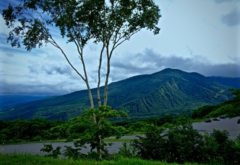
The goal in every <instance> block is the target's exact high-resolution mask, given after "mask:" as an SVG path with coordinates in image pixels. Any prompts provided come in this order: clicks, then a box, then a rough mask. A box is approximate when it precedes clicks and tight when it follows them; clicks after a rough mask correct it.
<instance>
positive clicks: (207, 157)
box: [133, 123, 240, 165]
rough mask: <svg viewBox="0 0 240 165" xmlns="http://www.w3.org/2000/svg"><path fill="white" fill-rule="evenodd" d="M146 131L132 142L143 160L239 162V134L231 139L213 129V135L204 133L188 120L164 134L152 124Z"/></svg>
mask: <svg viewBox="0 0 240 165" xmlns="http://www.w3.org/2000/svg"><path fill="white" fill-rule="evenodd" d="M147 130H148V131H147V132H146V134H144V135H145V136H143V137H138V139H136V140H134V143H133V144H134V147H135V149H136V150H137V153H138V156H139V157H141V158H143V159H151V160H161V161H167V162H177V163H184V162H195V163H203V164H232V165H234V164H236V165H237V164H239V162H240V160H239V153H240V152H239V151H240V150H239V139H240V136H239V137H238V138H237V139H236V140H235V141H232V140H230V139H229V138H228V132H227V131H218V130H214V131H213V134H212V136H209V135H207V134H206V135H204V136H203V135H201V134H199V133H198V132H197V131H196V130H194V129H193V127H192V125H191V124H188V123H185V124H182V125H177V126H175V127H172V128H170V129H169V131H168V132H167V133H166V134H165V135H163V134H161V131H159V129H158V127H156V126H154V125H150V126H149V129H147Z"/></svg>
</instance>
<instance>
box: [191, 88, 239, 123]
mask: <svg viewBox="0 0 240 165" xmlns="http://www.w3.org/2000/svg"><path fill="white" fill-rule="evenodd" d="M229 91H231V92H232V94H233V95H234V96H235V97H234V98H233V99H232V100H229V101H226V102H224V103H221V104H218V105H214V106H204V107H201V108H198V109H196V110H194V111H193V113H192V118H193V119H196V118H198V119H200V118H210V117H218V116H221V115H227V116H229V117H236V116H240V100H239V98H240V95H239V89H229Z"/></svg>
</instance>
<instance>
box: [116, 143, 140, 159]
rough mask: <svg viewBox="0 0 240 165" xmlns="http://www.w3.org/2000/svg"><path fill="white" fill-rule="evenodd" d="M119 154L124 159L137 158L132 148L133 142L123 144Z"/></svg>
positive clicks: (134, 149)
mask: <svg viewBox="0 0 240 165" xmlns="http://www.w3.org/2000/svg"><path fill="white" fill-rule="evenodd" d="M119 154H120V155H121V156H123V157H126V158H135V157H137V149H136V148H135V147H134V145H133V142H129V143H126V142H124V143H123V145H122V147H120V148H119Z"/></svg>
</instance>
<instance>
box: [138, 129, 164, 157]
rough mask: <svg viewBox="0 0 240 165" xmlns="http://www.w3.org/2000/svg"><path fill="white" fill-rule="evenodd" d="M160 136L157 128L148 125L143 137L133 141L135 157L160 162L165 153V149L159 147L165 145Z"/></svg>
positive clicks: (160, 131)
mask: <svg viewBox="0 0 240 165" xmlns="http://www.w3.org/2000/svg"><path fill="white" fill-rule="evenodd" d="M161 134H162V130H159V128H158V127H157V126H154V125H149V126H148V129H147V131H146V133H145V134H144V135H145V136H144V137H142V136H138V139H134V141H133V146H134V148H135V149H136V150H137V155H138V156H139V157H141V158H143V159H152V160H161V159H162V158H163V154H164V153H165V149H164V148H162V147H161V146H162V145H163V144H164V143H165V140H164V138H163V136H162V135H161Z"/></svg>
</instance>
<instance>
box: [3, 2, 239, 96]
mask: <svg viewBox="0 0 240 165" xmlns="http://www.w3.org/2000/svg"><path fill="white" fill-rule="evenodd" d="M155 2H156V4H157V5H158V6H159V7H160V9H161V15H162V17H161V18H160V20H159V23H158V27H160V28H161V30H160V33H159V34H158V35H153V33H152V32H150V31H147V30H145V29H143V30H141V31H140V32H138V33H137V34H135V35H134V36H132V37H131V39H130V40H129V41H126V42H124V43H123V44H122V45H120V46H119V47H118V48H117V49H116V50H115V51H114V53H113V57H112V61H111V73H110V77H109V83H111V82H116V81H119V80H123V79H126V78H128V77H132V76H135V75H141V74H152V73H155V72H158V71H161V70H163V69H165V68H174V69H180V70H183V71H186V72H198V73H200V74H202V75H204V76H221V77H240V0H155ZM8 3H11V4H13V5H16V4H18V1H17V0H8V1H1V2H0V6H1V7H0V10H1V13H2V10H3V9H4V8H6V7H7V6H8ZM51 30H53V32H54V34H55V35H54V37H55V39H56V41H57V42H58V43H59V44H60V45H61V47H62V48H63V50H64V51H65V52H66V53H67V55H68V57H69V58H70V61H71V62H72V63H73V65H74V66H75V67H76V68H77V69H78V70H79V72H81V73H82V65H81V62H80V60H79V58H78V54H77V50H76V48H75V47H74V45H73V44H67V43H66V40H65V39H63V38H62V37H61V36H58V35H57V32H58V31H57V29H51ZM9 31H10V29H8V28H7V27H6V25H5V22H4V20H3V17H2V15H1V16H0V95H5V94H14V95H16V94H28V95H61V94H67V93H71V92H74V91H78V90H83V89H86V85H85V83H84V82H83V81H82V80H81V78H80V77H79V76H78V75H77V74H76V72H75V71H74V70H73V69H72V68H71V67H70V66H69V64H68V63H67V61H66V60H65V58H64V56H63V55H62V54H61V52H60V51H59V50H58V49H56V48H55V47H53V46H51V45H46V46H45V45H44V46H43V47H42V48H37V49H33V50H32V51H30V52H28V51H26V50H25V49H24V47H21V48H16V47H11V45H10V44H9V43H7V40H6V38H7V36H8V33H9ZM100 50H101V45H99V44H94V43H91V42H89V43H88V44H87V45H86V47H85V49H84V59H85V61H86V66H87V71H88V76H89V82H90V87H91V88H95V87H96V86H97V69H98V68H97V67H98V57H99V52H100ZM105 65H106V61H103V68H102V70H101V71H102V79H103V78H104V75H105V72H106V66H105ZM101 85H103V81H102V83H101Z"/></svg>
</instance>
